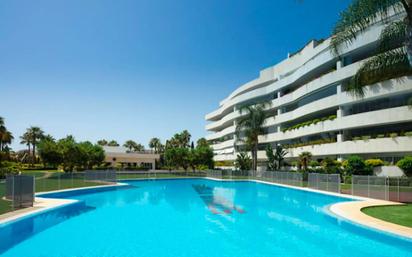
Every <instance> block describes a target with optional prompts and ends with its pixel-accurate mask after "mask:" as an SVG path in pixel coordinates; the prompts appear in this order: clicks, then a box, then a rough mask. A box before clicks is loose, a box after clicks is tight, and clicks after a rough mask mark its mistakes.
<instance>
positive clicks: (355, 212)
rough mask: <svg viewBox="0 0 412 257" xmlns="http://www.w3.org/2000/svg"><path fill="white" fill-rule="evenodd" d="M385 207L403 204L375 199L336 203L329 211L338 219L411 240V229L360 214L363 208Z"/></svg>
mask: <svg viewBox="0 0 412 257" xmlns="http://www.w3.org/2000/svg"><path fill="white" fill-rule="evenodd" d="M387 205H403V204H402V203H397V202H389V201H383V200H376V199H367V200H363V201H355V202H342V203H336V204H333V205H331V206H329V211H330V212H332V213H333V214H335V215H337V216H338V217H341V218H344V219H347V220H350V221H352V222H355V223H358V224H361V225H364V226H367V227H371V228H374V229H378V230H382V231H385V232H389V233H392V234H396V235H400V236H403V237H407V238H409V239H412V228H409V227H405V226H401V225H398V224H394V223H390V222H387V221H384V220H380V219H377V218H374V217H372V216H369V215H367V214H365V213H363V212H362V209H363V208H367V207H374V206H387Z"/></svg>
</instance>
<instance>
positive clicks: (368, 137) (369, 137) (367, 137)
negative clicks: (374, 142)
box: [362, 136, 371, 141]
mask: <svg viewBox="0 0 412 257" xmlns="http://www.w3.org/2000/svg"><path fill="white" fill-rule="evenodd" d="M369 139H371V136H362V140H365V141H367V140H369Z"/></svg>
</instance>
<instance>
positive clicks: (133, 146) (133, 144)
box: [123, 140, 137, 152]
mask: <svg viewBox="0 0 412 257" xmlns="http://www.w3.org/2000/svg"><path fill="white" fill-rule="evenodd" d="M123 146H124V147H126V148H127V149H129V152H132V151H133V150H134V149H136V147H137V143H136V142H135V141H133V140H127V141H126V142H125V143H124V144H123Z"/></svg>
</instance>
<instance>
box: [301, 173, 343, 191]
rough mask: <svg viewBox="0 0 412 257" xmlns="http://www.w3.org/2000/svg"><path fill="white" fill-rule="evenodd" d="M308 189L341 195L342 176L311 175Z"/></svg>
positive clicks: (309, 175)
mask: <svg viewBox="0 0 412 257" xmlns="http://www.w3.org/2000/svg"><path fill="white" fill-rule="evenodd" d="M308 187H309V188H313V189H318V190H323V191H329V192H334V193H340V175H339V174H320V173H309V174H308Z"/></svg>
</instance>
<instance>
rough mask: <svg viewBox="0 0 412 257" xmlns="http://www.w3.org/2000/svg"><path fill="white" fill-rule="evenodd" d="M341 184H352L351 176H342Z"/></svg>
mask: <svg viewBox="0 0 412 257" xmlns="http://www.w3.org/2000/svg"><path fill="white" fill-rule="evenodd" d="M343 182H344V183H345V184H352V176H344V177H343Z"/></svg>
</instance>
